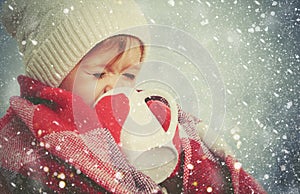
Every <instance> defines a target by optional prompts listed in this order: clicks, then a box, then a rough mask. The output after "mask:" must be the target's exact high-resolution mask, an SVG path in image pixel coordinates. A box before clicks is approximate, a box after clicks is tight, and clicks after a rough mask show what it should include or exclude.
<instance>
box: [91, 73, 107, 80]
mask: <svg viewBox="0 0 300 194" xmlns="http://www.w3.org/2000/svg"><path fill="white" fill-rule="evenodd" d="M104 75H105V73H94V74H93V76H94V77H95V78H97V79H101V78H103V76H104Z"/></svg>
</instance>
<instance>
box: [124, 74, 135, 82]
mask: <svg viewBox="0 0 300 194" xmlns="http://www.w3.org/2000/svg"><path fill="white" fill-rule="evenodd" d="M123 76H125V77H127V78H129V79H131V80H134V79H135V75H134V74H132V73H123Z"/></svg>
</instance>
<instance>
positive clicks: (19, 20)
mask: <svg viewBox="0 0 300 194" xmlns="http://www.w3.org/2000/svg"><path fill="white" fill-rule="evenodd" d="M2 23H3V25H4V26H5V28H6V30H7V32H9V33H10V34H11V35H12V36H13V37H14V38H15V39H16V40H17V43H18V47H19V51H20V52H21V53H22V54H23V60H24V63H25V71H26V74H27V75H28V76H30V77H32V78H34V79H37V80H39V81H41V82H43V83H45V84H47V85H49V86H52V87H58V86H59V85H60V83H61V82H62V81H63V79H64V78H65V77H66V76H67V75H68V73H69V72H70V71H71V70H72V69H73V68H74V67H75V66H76V64H77V63H78V62H79V61H80V60H81V59H82V57H83V56H84V55H85V54H86V53H87V52H88V51H89V50H90V49H91V48H93V47H94V46H95V45H96V44H97V43H99V42H101V41H103V40H104V39H106V38H108V37H110V36H112V35H116V34H119V33H120V32H122V31H123V30H126V29H129V28H132V27H136V26H141V25H145V24H146V20H145V18H144V15H143V13H142V12H141V11H140V9H139V8H138V6H137V5H136V4H135V2H133V1H131V0H124V1H121V0H119V1H117V0H88V1H86V0H26V1H24V0H9V1H5V2H4V3H3V5H2ZM126 34H129V35H133V36H135V34H130V31H127V33H126ZM139 38H140V39H141V40H142V41H143V38H141V37H139Z"/></svg>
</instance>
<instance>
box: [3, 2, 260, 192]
mask: <svg viewBox="0 0 300 194" xmlns="http://www.w3.org/2000/svg"><path fill="white" fill-rule="evenodd" d="M3 10H4V12H3V24H4V26H5V27H6V29H7V31H8V32H9V33H11V34H12V36H13V37H15V38H16V40H17V42H18V44H19V49H20V52H22V53H23V55H24V63H25V67H26V68H25V69H26V76H19V77H18V81H19V84H20V88H21V94H20V97H12V98H11V99H10V105H11V106H10V108H9V109H8V111H7V114H6V115H5V116H4V117H3V118H2V119H1V121H0V137H1V138H0V168H1V173H0V188H1V189H2V191H3V192H4V193H19V192H25V193H265V192H264V191H263V189H262V188H261V187H260V186H259V185H258V184H257V183H256V182H255V180H254V179H253V178H252V177H251V176H250V175H248V174H247V173H246V172H245V171H244V170H243V169H242V168H241V165H240V163H238V162H236V161H235V160H234V159H233V158H232V157H230V156H226V157H224V158H221V157H218V156H216V155H215V154H214V153H212V152H211V151H210V150H209V149H208V148H206V147H205V145H204V143H202V141H201V140H200V138H199V139H196V140H195V139H190V138H180V137H179V135H178V134H177V136H176V137H177V142H180V144H178V145H177V147H176V149H177V151H178V154H179V157H178V161H177V165H176V167H175V168H174V169H173V170H172V172H170V173H169V174H168V175H167V178H166V179H164V180H162V181H156V180H154V179H153V180H152V177H151V176H149V175H148V174H146V173H142V172H141V171H139V170H137V169H136V168H135V167H134V166H133V165H132V164H130V163H129V162H128V160H127V158H126V157H125V155H124V153H122V151H121V149H120V145H118V144H117V142H119V140H118V137H119V134H117V133H118V132H119V131H120V130H121V129H120V128H122V124H123V122H124V120H125V118H126V116H127V113H126V110H127V109H128V102H127V100H128V99H127V98H126V96H124V95H115V96H108V98H102V100H100V101H99V103H98V104H97V105H96V107H95V108H93V105H94V103H95V101H96V99H98V98H99V97H101V96H103V95H104V94H106V93H108V92H109V91H110V90H112V89H113V88H115V87H124V86H126V87H132V86H133V85H134V83H135V78H136V75H137V74H138V72H139V70H140V68H141V62H142V61H143V58H144V55H145V48H144V44H143V37H137V36H135V34H131V33H130V32H128V33H127V34H120V33H118V32H120V31H122V30H124V29H127V28H130V27H134V26H138V25H144V24H146V22H145V19H144V17H143V14H142V13H141V12H140V10H139V9H138V7H137V6H136V5H135V3H134V2H132V1H97V0H91V1H88V4H87V3H85V2H83V1H80V0H72V1H59V0H51V1H26V4H25V3H23V1H21V0H20V1H13V0H12V1H9V2H5V3H4V4H3ZM150 101H151V102H150V103H149V104H151V103H154V104H156V106H155V107H156V108H155V107H154V108H153V106H152V108H150V106H149V108H150V109H151V111H153V114H155V116H156V117H157V118H158V119H159V118H161V117H160V115H162V114H167V115H168V114H170V113H169V109H170V107H169V106H168V103H166V102H164V101H163V100H162V101H161V98H158V99H150ZM112 102H116V104H114V105H112ZM113 109H116V110H113ZM157 110H160V111H157ZM166 122H168V120H167V119H166V120H162V121H160V123H161V125H162V127H163V128H164V129H165V130H166V127H165V123H166ZM178 125H179V126H180V127H181V128H183V129H188V130H192V131H195V130H196V127H197V125H198V119H196V118H194V117H192V116H190V115H188V114H187V113H184V112H183V111H182V110H179V112H178ZM188 130H187V131H188Z"/></svg>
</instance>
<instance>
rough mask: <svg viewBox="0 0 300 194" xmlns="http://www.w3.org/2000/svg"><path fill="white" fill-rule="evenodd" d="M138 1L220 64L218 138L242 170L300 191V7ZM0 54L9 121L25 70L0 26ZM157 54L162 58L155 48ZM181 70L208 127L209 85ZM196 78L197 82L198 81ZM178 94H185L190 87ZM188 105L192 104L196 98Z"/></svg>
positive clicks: (153, 19)
mask: <svg viewBox="0 0 300 194" xmlns="http://www.w3.org/2000/svg"><path fill="white" fill-rule="evenodd" d="M137 2H138V4H139V5H140V6H141V8H142V10H143V11H144V12H145V16H146V17H147V19H148V21H149V23H152V24H162V25H168V26H174V27H176V28H178V29H181V30H183V31H185V32H187V33H189V34H190V35H191V36H193V37H194V38H195V39H196V40H198V41H199V43H201V44H202V45H203V47H204V48H206V50H207V51H209V53H210V54H211V56H212V58H213V59H214V60H215V62H216V64H217V65H218V68H219V71H220V73H221V75H222V79H223V81H224V84H225V87H226V115H225V122H224V126H223V130H222V131H221V134H220V135H222V136H223V137H224V138H225V139H226V140H227V142H228V143H229V144H230V145H231V147H232V149H233V151H234V152H235V153H236V157H237V158H238V159H239V160H240V162H241V163H242V164H243V167H244V168H245V169H246V170H247V171H248V172H249V173H251V174H252V175H253V176H254V177H255V178H256V179H257V180H258V181H259V182H260V183H261V184H262V185H263V187H264V188H265V189H266V190H267V191H268V192H269V193H299V192H300V190H299V188H300V157H299V155H300V154H299V152H300V151H299V147H300V146H299V139H300V133H299V130H300V129H299V123H300V119H299V116H300V115H299V85H300V83H299V80H300V79H299V68H300V47H299V44H300V39H299V37H300V36H299V34H300V5H299V2H298V1H297V0H291V1H288V0H286V1H268V0H267V1H263V0H251V1H242V0H213V1H208V0H207V1H205V0H194V1H176V0H162V1H158V0H156V1H151V0H138V1H137ZM0 51H1V52H0V66H1V67H0V76H1V79H0V106H1V112H0V113H1V115H3V114H4V113H5V110H6V109H7V107H8V99H9V97H10V96H12V95H18V93H19V88H18V84H17V82H16V77H17V76H18V75H19V74H22V73H23V71H24V67H23V65H22V62H21V56H20V54H19V53H18V51H17V47H16V43H15V41H14V40H12V39H11V38H10V37H9V36H8V35H7V34H6V33H5V31H4V29H3V27H2V26H1V28H0ZM158 53H160V54H161V52H158ZM152 54H153V55H157V53H156V54H155V50H154V51H152ZM159 57H161V56H156V58H159ZM170 60H174V58H172V59H170ZM181 60H183V59H181ZM164 61H166V60H165V59H164ZM179 61H180V60H179ZM170 63H172V62H170ZM177 63H180V62H178V61H177ZM182 64H186V65H185V67H186V68H183V70H182V71H181V73H182V75H183V76H185V77H187V78H189V79H190V80H191V83H192V84H193V86H194V88H193V90H194V91H193V92H195V93H197V94H198V97H199V96H201V94H204V95H202V97H203V99H201V100H200V101H201V102H198V103H199V104H200V106H202V112H201V114H200V115H197V116H199V117H201V118H202V119H203V120H204V121H205V120H206V119H208V118H209V114H210V111H209V108H210V105H211V102H210V96H209V86H207V85H205V80H203V78H202V77H201V75H195V74H194V73H195V71H194V70H193V69H192V67H193V66H192V65H191V64H190V63H189V62H188V61H184V60H183V61H182ZM153 73H155V69H154V70H153ZM165 75H168V73H167V72H166V73H165ZM141 76H143V74H141ZM195 76H196V77H197V79H193V78H195ZM198 78H199V79H198ZM177 89H179V90H184V89H185V85H181V88H180V87H179V88H177ZM186 98H189V97H188V96H187V97H186ZM188 100H190V102H191V103H193V102H192V100H193V99H188ZM196 100H198V99H196ZM187 108H189V107H188V106H187ZM190 111H191V112H193V110H192V109H191V110H190Z"/></svg>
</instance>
